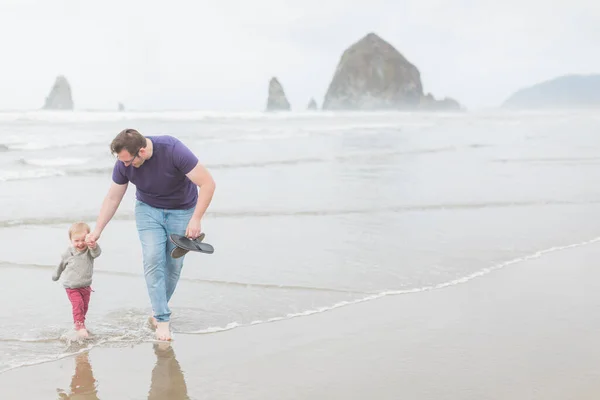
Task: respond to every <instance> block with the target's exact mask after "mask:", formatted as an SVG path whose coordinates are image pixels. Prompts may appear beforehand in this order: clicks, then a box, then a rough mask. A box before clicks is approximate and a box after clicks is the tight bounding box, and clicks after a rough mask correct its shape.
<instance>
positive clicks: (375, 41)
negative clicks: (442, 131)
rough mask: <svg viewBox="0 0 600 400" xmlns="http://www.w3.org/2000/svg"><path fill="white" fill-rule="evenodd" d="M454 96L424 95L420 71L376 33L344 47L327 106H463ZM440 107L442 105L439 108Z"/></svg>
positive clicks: (374, 108) (429, 107)
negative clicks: (438, 99)
mask: <svg viewBox="0 0 600 400" xmlns="http://www.w3.org/2000/svg"><path fill="white" fill-rule="evenodd" d="M457 105H458V103H457V102H456V101H454V100H451V99H450V100H443V101H442V102H441V103H440V102H438V101H436V100H435V98H434V97H433V96H431V95H428V96H424V93H423V85H422V83H421V74H420V72H419V70H418V69H417V67H415V66H414V65H413V64H411V63H410V62H409V61H408V60H407V59H406V58H405V57H404V56H403V55H402V54H400V52H398V50H396V49H395V48H394V47H393V46H392V45H391V44H389V43H388V42H386V41H385V40H383V39H381V38H380V37H379V36H377V35H376V34H374V33H369V34H368V35H366V36H365V37H364V38H362V39H361V40H359V41H358V42H356V43H354V44H353V45H352V46H350V47H349V48H348V49H346V50H345V51H344V53H343V54H342V57H341V59H340V61H339V63H338V66H337V69H336V71H335V74H334V76H333V79H332V81H331V84H330V85H329V88H328V90H327V93H326V95H325V100H324V101H323V107H322V108H323V109H324V110H416V109H424V110H436V109H439V108H441V109H460V105H458V107H457ZM438 107H439V108H438Z"/></svg>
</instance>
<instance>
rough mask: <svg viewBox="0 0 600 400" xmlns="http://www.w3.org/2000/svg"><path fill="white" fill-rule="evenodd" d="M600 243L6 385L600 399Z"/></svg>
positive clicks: (183, 392) (106, 351) (12, 393)
mask: <svg viewBox="0 0 600 400" xmlns="http://www.w3.org/2000/svg"><path fill="white" fill-rule="evenodd" d="M593 241H594V242H595V241H596V239H594V240H593ZM599 256H600V244H598V243H593V242H592V241H589V242H586V244H585V245H577V246H576V245H570V246H564V248H562V249H561V250H560V251H554V252H553V253H552V254H544V255H543V256H542V257H539V256H537V257H531V258H529V259H526V260H524V261H521V262H519V263H518V265H515V266H512V267H510V268H501V269H499V270H496V271H494V273H493V274H486V275H485V276H482V277H480V279H471V280H469V281H468V282H466V283H465V284H456V285H452V286H446V287H444V288H443V290H427V291H421V292H417V293H410V294H408V295H406V296H394V295H392V296H383V297H380V298H378V299H375V300H372V301H363V302H359V303H355V304H352V307H338V308H336V309H333V310H329V311H327V312H321V313H315V314H312V315H308V316H305V317H304V318H291V319H286V320H281V321H277V323H263V324H256V325H245V326H240V327H236V328H235V329H229V330H226V331H220V332H216V333H205V334H178V333H175V334H174V341H173V342H172V343H171V344H170V345H169V344H160V345H157V344H153V343H141V344H135V345H127V344H121V345H119V346H118V347H112V346H110V345H106V344H105V345H101V346H99V347H95V348H93V349H92V350H91V351H89V353H88V352H87V351H86V352H83V353H81V354H80V355H78V356H68V357H66V358H63V359H60V360H56V361H48V362H45V363H43V364H37V365H33V366H26V367H19V368H16V369H13V370H9V371H6V372H4V373H1V374H0V385H1V387H2V388H3V389H4V390H3V392H4V394H5V396H7V398H11V399H30V398H35V399H38V398H39V399H43V398H56V396H57V390H58V389H59V388H62V389H63V390H65V391H66V392H68V389H69V387H71V380H72V378H73V377H74V376H75V380H74V381H75V383H79V388H76V387H75V386H77V385H75V386H74V387H73V388H71V389H70V390H71V391H72V392H73V390H75V391H78V390H79V391H83V392H84V393H87V395H88V396H90V397H88V398H109V399H112V398H114V399H119V398H132V397H135V398H140V397H144V398H145V396H147V395H148V394H149V393H150V394H151V397H150V398H155V397H152V396H154V395H157V396H158V397H156V398H173V399H176V398H186V397H185V396H188V397H189V398H194V399H195V398H244V399H248V398H261V399H264V398H273V399H275V398H277V399H282V398H285V399H288V398H298V399H303V398H357V399H358V398H361V399H364V398H378V399H379V398H390V399H391V398H400V397H403V396H408V397H409V398H419V399H441V398H444V399H482V398H486V399H519V398H523V399H531V398H540V399H542V398H543V399H554V398H555V399H564V398H577V399H586V398H595V397H597V396H595V394H597V392H600V380H599V379H598V378H599V377H600V369H598V368H597V367H596V365H597V360H599V359H600V350H596V349H598V348H600V346H599V345H600V338H597V337H596V336H598V335H597V334H596V332H597V331H598V330H600V322H599V321H597V320H596V319H595V318H594V316H595V313H596V311H597V310H600V296H592V295H590V294H591V293H597V292H598V290H599V289H600V279H599V278H600V271H598V270H597V268H595V265H594V264H595V263H594V260H596V259H598V257H599ZM586 293H587V295H586ZM76 370H77V371H79V372H78V373H77V374H75V371H76ZM96 390H97V393H96V394H94V391H96ZM166 393H169V396H166ZM94 396H96V397H94ZM160 396H163V397H160ZM165 396H166V397H165Z"/></svg>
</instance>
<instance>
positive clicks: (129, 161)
mask: <svg viewBox="0 0 600 400" xmlns="http://www.w3.org/2000/svg"><path fill="white" fill-rule="evenodd" d="M140 150H141V149H138V151H136V152H135V155H134V156H133V158H132V159H131V160H121V161H122V162H123V164H125V165H126V166H129V165H130V164H131V163H132V162H133V160H135V159H136V158H138V157H139V155H140ZM115 157H116V158H117V160H118V159H119V155H115Z"/></svg>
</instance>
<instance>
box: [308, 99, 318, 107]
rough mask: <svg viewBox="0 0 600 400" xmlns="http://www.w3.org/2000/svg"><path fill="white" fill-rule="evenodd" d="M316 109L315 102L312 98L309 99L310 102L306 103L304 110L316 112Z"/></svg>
mask: <svg viewBox="0 0 600 400" xmlns="http://www.w3.org/2000/svg"><path fill="white" fill-rule="evenodd" d="M317 108H318V107H317V101H316V100H315V99H314V98H313V97H311V98H310V101H309V102H308V105H307V106H306V109H307V110H316V109H317Z"/></svg>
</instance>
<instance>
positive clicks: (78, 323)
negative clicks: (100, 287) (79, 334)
mask: <svg viewBox="0 0 600 400" xmlns="http://www.w3.org/2000/svg"><path fill="white" fill-rule="evenodd" d="M66 291H67V296H68V297H69V300H70V301H71V305H72V306H73V322H74V323H75V329H82V328H85V316H86V314H87V312H88V305H89V304H90V295H91V293H92V288H91V287H90V286H86V287H82V288H77V289H66Z"/></svg>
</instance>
